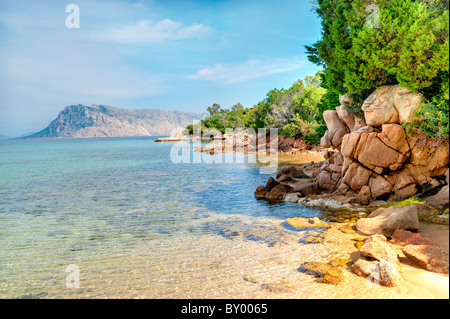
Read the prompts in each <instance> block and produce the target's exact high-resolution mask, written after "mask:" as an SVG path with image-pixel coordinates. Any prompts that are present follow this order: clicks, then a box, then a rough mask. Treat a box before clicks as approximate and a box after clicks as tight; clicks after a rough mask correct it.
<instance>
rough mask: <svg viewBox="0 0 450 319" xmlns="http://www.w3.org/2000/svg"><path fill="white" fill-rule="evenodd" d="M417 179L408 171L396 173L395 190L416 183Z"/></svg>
mask: <svg viewBox="0 0 450 319" xmlns="http://www.w3.org/2000/svg"><path fill="white" fill-rule="evenodd" d="M414 183H415V180H414V178H413V177H412V176H411V174H409V173H408V172H407V171H401V172H400V173H399V174H398V175H396V179H395V186H394V191H397V190H399V189H402V188H404V187H406V186H409V185H411V184H414Z"/></svg>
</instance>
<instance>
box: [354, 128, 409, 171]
mask: <svg viewBox="0 0 450 319" xmlns="http://www.w3.org/2000/svg"><path fill="white" fill-rule="evenodd" d="M398 127H400V129H401V130H403V128H402V127H401V126H400V125H398ZM380 136H385V135H384V133H383V132H382V133H375V132H373V133H370V134H367V133H363V134H361V138H360V140H359V143H358V146H357V148H356V150H355V153H354V154H353V156H354V158H355V159H357V160H358V162H360V163H361V164H363V165H364V166H366V167H369V168H370V167H376V166H378V167H383V168H389V167H390V166H392V165H396V168H395V169H394V170H396V169H398V168H397V167H398V165H400V166H401V164H402V163H403V162H404V161H405V160H406V159H407V157H406V156H405V155H404V154H402V153H401V152H400V151H399V150H397V149H393V148H391V147H389V146H387V145H386V144H385V143H384V142H383V141H382V140H381V138H380ZM405 136H406V135H405ZM403 143H404V144H405V145H408V144H407V142H406V139H404V140H403ZM399 144H401V143H399ZM407 147H408V149H409V146H407ZM401 149H402V150H404V149H405V147H403V146H401Z"/></svg>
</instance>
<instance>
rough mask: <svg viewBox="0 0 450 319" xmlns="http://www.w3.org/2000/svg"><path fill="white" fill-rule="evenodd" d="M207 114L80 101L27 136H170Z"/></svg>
mask: <svg viewBox="0 0 450 319" xmlns="http://www.w3.org/2000/svg"><path fill="white" fill-rule="evenodd" d="M205 116H206V114H195V113H187V112H178V111H164V110H158V109H142V110H134V111H132V110H126V109H120V108H116V107H112V106H105V105H92V106H85V105H81V104H76V105H70V106H67V107H65V108H64V109H63V110H62V111H61V112H60V113H59V115H58V117H57V118H56V119H55V120H53V121H52V122H51V123H50V124H49V126H48V127H47V128H45V129H44V130H42V131H40V132H38V133H36V134H33V135H31V136H28V137H27V138H57V137H73V138H88V137H123V136H157V135H169V134H171V133H172V131H173V130H174V129H176V128H180V127H181V128H182V127H186V126H187V125H189V124H192V123H193V122H194V120H200V119H202V118H204V117H205Z"/></svg>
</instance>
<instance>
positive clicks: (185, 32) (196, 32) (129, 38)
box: [96, 19, 213, 44]
mask: <svg viewBox="0 0 450 319" xmlns="http://www.w3.org/2000/svg"><path fill="white" fill-rule="evenodd" d="M212 32H213V28H212V27H209V26H205V25H203V24H198V23H193V24H191V25H189V26H183V24H182V23H180V22H176V21H173V20H171V19H164V20H161V21H159V22H158V23H156V24H151V22H150V21H149V20H140V21H138V22H137V23H133V24H129V25H126V26H124V27H122V28H119V29H117V28H111V29H109V30H106V31H102V32H100V33H98V34H97V35H96V38H98V39H99V40H103V41H108V42H116V43H126V44H133V43H153V42H159V41H164V40H181V39H191V38H200V37H204V36H207V35H209V34H211V33H212Z"/></svg>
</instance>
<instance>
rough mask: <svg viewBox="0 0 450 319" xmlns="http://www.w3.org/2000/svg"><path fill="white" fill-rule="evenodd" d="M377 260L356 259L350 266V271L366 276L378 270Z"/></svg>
mask: <svg viewBox="0 0 450 319" xmlns="http://www.w3.org/2000/svg"><path fill="white" fill-rule="evenodd" d="M378 264H379V262H378V261H373V260H370V261H369V260H366V259H358V260H357V261H356V262H355V263H354V264H353V265H352V266H351V269H352V271H353V272H354V273H355V274H357V275H358V276H362V277H368V276H371V275H372V274H374V273H375V272H376V271H378Z"/></svg>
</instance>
